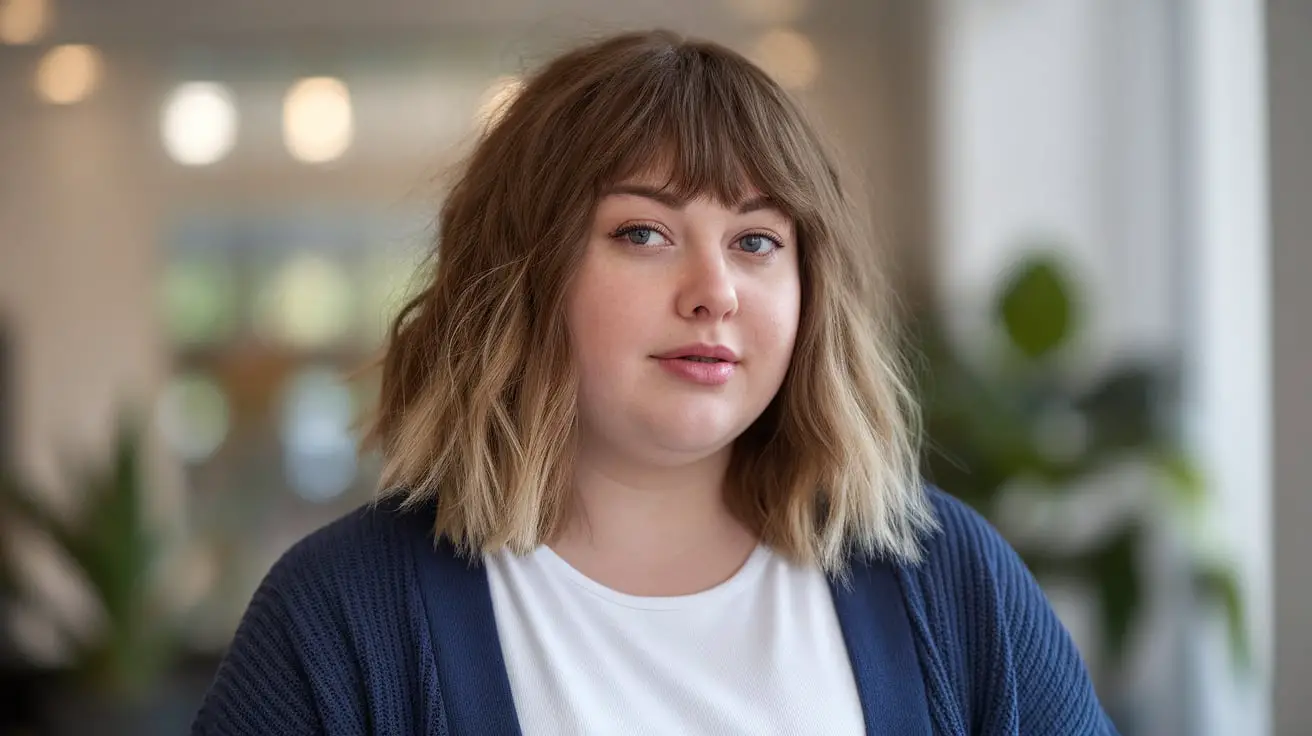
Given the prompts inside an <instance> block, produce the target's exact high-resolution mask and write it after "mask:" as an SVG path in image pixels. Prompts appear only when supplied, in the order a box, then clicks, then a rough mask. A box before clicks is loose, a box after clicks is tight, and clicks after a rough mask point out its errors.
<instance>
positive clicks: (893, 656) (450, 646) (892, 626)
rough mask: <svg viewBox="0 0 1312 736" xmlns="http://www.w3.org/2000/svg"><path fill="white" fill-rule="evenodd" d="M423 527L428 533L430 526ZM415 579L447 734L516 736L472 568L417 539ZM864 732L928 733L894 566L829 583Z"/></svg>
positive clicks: (873, 564) (487, 608)
mask: <svg viewBox="0 0 1312 736" xmlns="http://www.w3.org/2000/svg"><path fill="white" fill-rule="evenodd" d="M430 529H431V527H430ZM416 540H417V542H416V544H417V554H416V564H417V566H418V570H417V573H418V578H419V583H420V588H421V594H422V596H423V600H424V605H425V608H426V611H427V616H428V625H429V629H430V634H431V636H430V638H431V641H432V645H433V648H434V650H435V651H434V654H435V659H436V661H437V670H438V671H437V676H438V682H439V684H440V686H441V693H442V700H443V704H442V705H443V710H444V711H445V713H446V718H447V723H446V726H447V731H446V732H447V733H448V734H450V736H466V735H468V734H479V735H480V736H503V735H504V736H519V734H520V728H519V720H518V718H517V717H516V715H515V704H514V698H513V695H512V694H511V690H510V678H509V676H508V675H507V674H506V663H505V658H504V657H503V655H502V652H501V643H500V638H499V637H498V635H497V625H496V617H495V614H494V613H493V610H492V593H491V589H490V588H489V586H488V581H487V572H486V570H485V569H484V567H483V566H482V565H481V564H478V565H476V564H472V563H471V562H470V561H468V560H465V559H462V558H461V557H459V556H458V555H457V554H456V552H455V549H454V547H453V546H452V545H451V544H450V543H449V542H448V541H447V540H445V539H443V540H440V541H439V542H438V543H437V544H436V545H434V543H433V541H432V536H431V533H427V534H424V535H416ZM830 591H831V593H832V594H833V598H834V608H835V611H836V612H837V614H838V621H839V625H840V626H841V628H842V631H843V640H844V642H845V643H846V645H847V653H848V658H849V660H850V662H851V665H852V673H853V675H854V676H855V679H856V686H857V692H858V694H859V696H860V699H861V710H862V713H863V714H864V716H865V724H866V733H867V734H887V733H895V734H899V735H902V734H906V735H907V736H916V735H918V734H930V733H932V725H931V722H930V716H929V706H928V700H927V698H926V694H925V686H924V679H923V676H922V674H921V669H920V662H919V658H918V656H917V654H916V647H915V640H914V638H913V636H912V631H911V624H910V622H909V620H908V618H907V612H906V608H905V605H904V602H903V596H902V592H901V589H900V587H899V585H898V582H897V576H896V574H895V571H894V569H893V565H892V564H891V563H888V562H883V561H869V562H866V561H854V562H853V563H852V565H851V571H850V578H849V579H848V580H847V581H846V582H840V581H838V580H834V579H831V580H830Z"/></svg>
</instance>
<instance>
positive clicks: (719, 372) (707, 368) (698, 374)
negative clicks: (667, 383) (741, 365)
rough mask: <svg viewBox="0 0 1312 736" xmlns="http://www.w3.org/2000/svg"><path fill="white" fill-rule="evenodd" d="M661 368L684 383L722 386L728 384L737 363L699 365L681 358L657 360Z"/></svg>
mask: <svg viewBox="0 0 1312 736" xmlns="http://www.w3.org/2000/svg"><path fill="white" fill-rule="evenodd" d="M658 360H660V364H661V367H662V368H664V369H665V370H667V371H669V372H670V373H672V374H674V375H675V376H677V377H679V378H682V379H684V380H686V381H691V382H693V383H698V384H701V385H703V386H722V385H724V384H726V383H728V382H729V379H730V378H732V377H733V373H734V371H735V370H737V368H738V364H737V363H730V362H727V361H726V362H721V363H699V362H697V361H695V360H684V359H683V358H659V359H658Z"/></svg>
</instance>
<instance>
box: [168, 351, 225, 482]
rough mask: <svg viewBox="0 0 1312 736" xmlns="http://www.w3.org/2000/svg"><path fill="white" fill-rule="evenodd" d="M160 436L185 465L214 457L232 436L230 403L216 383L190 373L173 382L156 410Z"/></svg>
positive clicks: (205, 377)
mask: <svg viewBox="0 0 1312 736" xmlns="http://www.w3.org/2000/svg"><path fill="white" fill-rule="evenodd" d="M156 421H157V422H158V424H159V429H160V434H161V435H162V436H163V437H164V440H165V442H167V443H168V445H169V447H171V448H172V449H173V451H174V452H176V453H177V454H178V456H179V457H181V458H182V459H183V460H184V461H186V462H189V463H198V462H202V461H204V460H206V459H208V458H209V457H211V456H212V455H213V454H214V453H215V452H216V451H217V450H218V449H219V447H220V446H221V445H222V444H223V440H224V439H225V438H226V437H227V436H228V427H229V410H228V399H227V396H226V395H225V394H224V392H223V389H222V388H221V387H220V386H219V384H218V383H216V382H215V381H214V379H212V378H210V377H208V376H206V375H203V374H200V373H189V374H183V375H179V376H175V377H174V378H172V379H171V380H170V381H169V382H168V385H167V386H165V388H164V392H163V395H162V396H161V397H160V400H159V405H158V407H157V409H156Z"/></svg>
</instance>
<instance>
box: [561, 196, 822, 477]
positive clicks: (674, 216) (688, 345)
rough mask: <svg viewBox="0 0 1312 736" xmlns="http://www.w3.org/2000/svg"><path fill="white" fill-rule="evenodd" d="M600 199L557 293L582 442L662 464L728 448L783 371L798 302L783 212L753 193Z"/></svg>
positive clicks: (794, 259) (793, 248) (792, 243)
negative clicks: (567, 284) (732, 197)
mask: <svg viewBox="0 0 1312 736" xmlns="http://www.w3.org/2000/svg"><path fill="white" fill-rule="evenodd" d="M657 181H659V180H654V179H635V180H632V181H628V182H624V183H623V184H621V185H619V186H617V187H615V188H614V189H613V190H612V191H611V192H610V193H608V194H606V195H605V196H603V197H602V199H601V200H600V201H599V202H598V206H597V209H596V214H595V215H594V217H593V220H592V223H591V227H590V228H589V231H588V235H587V242H586V245H585V247H586V252H585V254H584V257H583V262H582V265H581V268H580V270H579V272H578V274H577V275H576V280H575V282H574V284H573V285H572V289H571V292H570V295H569V307H568V310H569V313H568V322H569V327H570V338H571V346H572V349H573V353H574V357H575V360H576V361H577V364H578V367H579V381H580V383H579V399H578V410H579V418H580V430H581V440H582V442H583V447H582V450H583V452H584V453H585V454H596V453H602V454H604V455H606V456H610V457H611V458H612V459H613V460H622V461H625V462H638V463H644V464H657V465H673V464H678V463H686V462H692V461H695V460H699V459H703V458H705V457H708V456H710V455H712V454H714V453H715V452H717V451H720V450H723V449H725V448H727V447H728V446H729V445H730V444H731V443H732V442H733V440H734V439H735V438H736V437H738V435H740V434H741V433H742V432H743V431H744V430H746V429H747V427H748V426H750V425H751V424H752V422H753V421H755V420H756V418H757V417H759V416H760V415H761V412H762V411H764V410H765V408H766V406H767V405H768V404H769V403H770V401H771V399H773V398H774V396H775V393H776V392H777V391H778V390H779V386H780V384H782V383H783V379H784V374H785V373H786V372H787V370H788V364H789V360H790V358H791V356H792V352H793V342H794V340H795V338H796V336H797V323H798V315H799V310H800V305H801V282H800V276H799V265H798V252H797V250H798V247H797V242H796V238H795V235H794V232H793V225H792V222H791V221H790V219H789V218H788V217H786V216H785V215H784V214H783V213H781V212H780V211H778V210H776V209H774V207H772V206H771V205H770V203H769V201H768V200H766V199H765V198H763V197H760V196H759V195H757V194H755V193H754V192H750V193H749V195H748V197H747V199H745V200H744V201H742V202H733V203H727V204H726V203H720V202H715V201H713V200H710V199H705V198H702V199H694V200H691V201H687V202H681V201H677V200H674V199H672V198H670V197H668V196H667V195H665V194H662V193H660V192H658V190H657V184H656V182H657Z"/></svg>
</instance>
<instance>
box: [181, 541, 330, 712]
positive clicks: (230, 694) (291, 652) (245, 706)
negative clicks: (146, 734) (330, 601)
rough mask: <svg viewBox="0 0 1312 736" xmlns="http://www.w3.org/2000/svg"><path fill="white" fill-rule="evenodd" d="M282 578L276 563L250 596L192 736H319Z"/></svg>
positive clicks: (311, 698)
mask: <svg viewBox="0 0 1312 736" xmlns="http://www.w3.org/2000/svg"><path fill="white" fill-rule="evenodd" d="M285 574H286V570H285V567H284V566H282V564H281V563H280V566H275V568H274V569H273V570H272V571H271V572H270V573H269V575H268V576H267V577H266V578H265V579H264V581H263V582H262V583H261V584H260V587H259V589H258V590H257V591H256V592H255V595H254V597H253V598H252V599H251V602H250V605H249V607H248V608H247V609H246V612H245V614H244V615H243V616H242V620H241V623H240V625H239V626H238V627H237V633H236V634H235V635H234V637H233V640H232V643H231V645H230V646H229V647H228V651H227V653H226V654H225V655H224V657H223V661H222V662H221V663H220V665H219V669H218V671H217V673H216V674H215V677H214V681H213V683H212V684H211V685H210V688H209V691H208V692H207V693H206V695H205V700H204V703H203V704H202V705H201V708H200V711H199V713H197V715H196V720H195V721H194V723H193V725H192V731H191V733H192V736H229V735H232V736H236V735H238V734H268V733H277V734H279V736H301V735H302V734H305V735H306V736H308V735H309V734H318V733H322V730H323V729H322V726H321V724H320V722H319V717H318V714H317V712H316V709H315V706H314V699H313V693H312V689H311V686H310V682H309V678H308V675H307V672H306V668H305V666H304V663H303V662H302V656H301V655H302V653H301V651H300V646H299V643H298V638H297V636H296V634H295V630H294V629H295V626H294V623H293V620H292V611H291V610H290V606H289V605H288V601H287V598H286V594H285V592H284V590H283V589H282V586H281V583H282V580H281V578H282V577H283V576H284V575H285Z"/></svg>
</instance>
